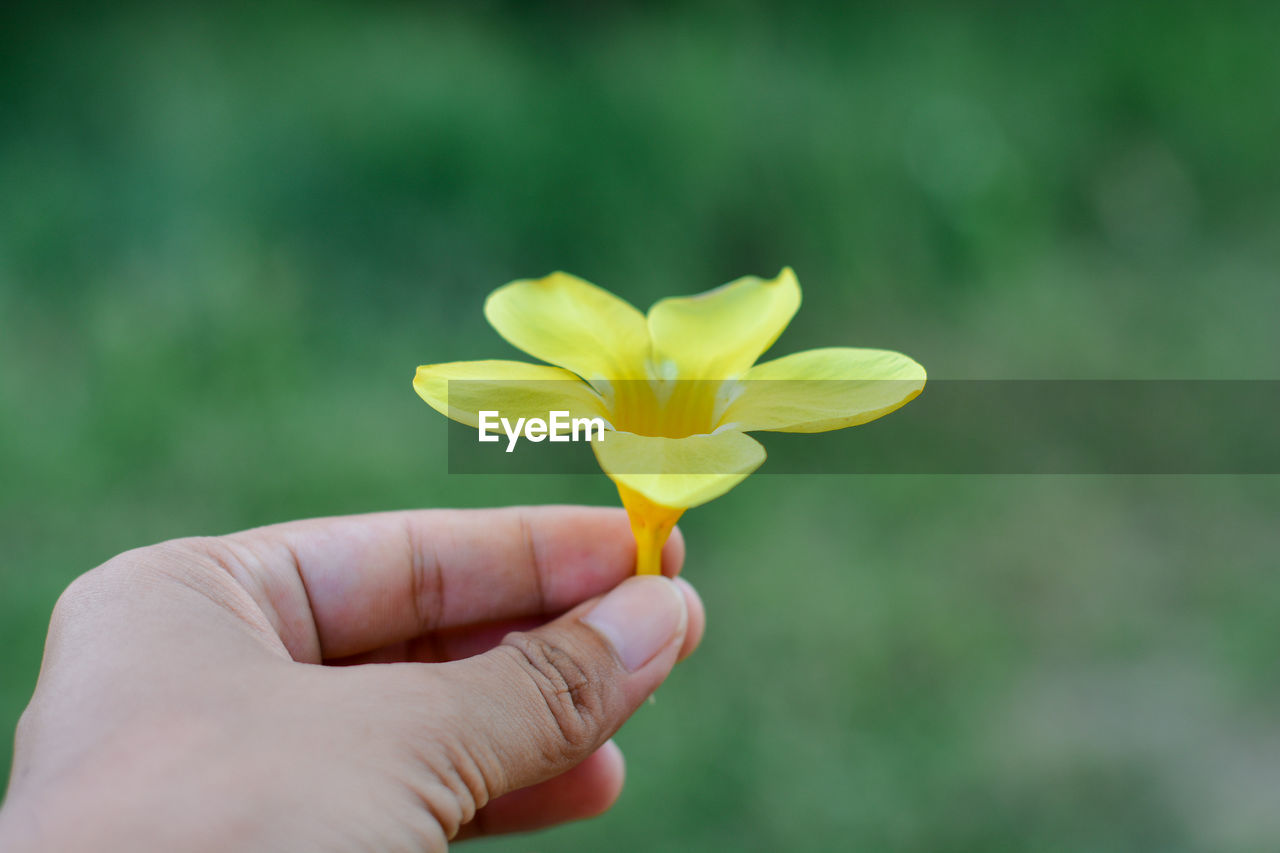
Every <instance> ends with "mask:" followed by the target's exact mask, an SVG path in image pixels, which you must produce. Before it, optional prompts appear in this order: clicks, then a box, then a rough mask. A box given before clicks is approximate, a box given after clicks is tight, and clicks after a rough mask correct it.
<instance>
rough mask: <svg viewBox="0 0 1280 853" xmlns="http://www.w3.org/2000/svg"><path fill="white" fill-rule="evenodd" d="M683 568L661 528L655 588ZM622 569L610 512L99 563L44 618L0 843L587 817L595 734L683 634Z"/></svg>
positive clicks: (363, 831) (267, 838) (477, 829)
mask: <svg viewBox="0 0 1280 853" xmlns="http://www.w3.org/2000/svg"><path fill="white" fill-rule="evenodd" d="M683 554H684V548H683V543H682V540H681V539H680V537H679V534H678V533H677V534H676V535H675V536H673V537H672V540H671V541H670V542H669V543H668V544H667V548H666V550H665V553H664V555H663V566H664V573H665V574H667V575H672V576H674V574H675V572H676V571H678V569H679V566H680V563H681V562H682V560H683ZM634 560H635V549H634V543H633V541H632V538H631V533H630V530H629V527H628V524H627V520H626V516H625V515H624V514H623V512H622V511H621V510H610V509H597V508H586V507H539V508H512V509H495V510H423V511H411V512H396V513H380V514H375V515H364V516H348V517H342V518H330V519H313V520H307V521H297V522H290V523H287V524H280V525H275V526H271V527H263V528H258V529H255V530H248V531H244V532H241V533H235V534H231V535H229V536H222V537H215V538H199V539H182V540H175V541H172V542H165V543H162V544H159V545H153V546H150V547H146V548H140V549H138V550H135V551H129V552H127V553H125V554H121V555H120V556H118V557H115V558H113V559H112V560H109V561H108V562H107V563H104V564H103V565H102V566H100V567H98V568H97V569H94V570H93V571H91V572H89V573H87V574H85V575H84V576H82V577H81V578H79V579H78V580H76V581H75V582H74V583H73V584H72V585H71V586H70V587H69V588H68V589H67V591H66V592H65V593H63V595H62V597H61V598H60V599H59V601H58V604H57V606H56V607H55V609H54V613H53V618H52V622H51V625H50V630H49V639H48V644H47V646H46V649H45V657H44V663H43V666H42V669H41V673H40V679H39V683H38V685H37V688H36V692H35V696H34V697H33V699H32V702H31V705H30V706H29V707H28V708H27V711H26V713H25V714H24V715H23V717H22V720H21V722H20V723H19V726H18V732H17V744H16V752H15V757H14V769H13V777H12V780H11V782H10V787H9V794H8V799H7V801H6V803H5V807H4V808H3V809H2V810H0V847H4V849H6V850H13V851H15V853H16V851H19V850H41V851H43V850H58V851H71V850H89V849H92V850H96V851H107V850H130V851H147V850H191V851H196V850H204V849H209V850H224V849H235V850H240V851H257V850H262V851H281V850H307V851H327V850H334V851H338V850H341V851H350V850H379V851H401V850H403V851H439V850H444V849H446V847H447V842H448V841H449V840H450V839H454V838H462V837H467V836H472V835H479V834H488V833H499V832H510V831H517V830H526V829H534V828H538V827H543V826H549V825H552V824H556V823H560V822H564V821H568V820H574V819H578V818H583V817H588V816H591V815H594V814H598V813H599V812H601V811H603V810H605V809H607V808H608V807H609V806H610V805H611V804H612V802H613V801H614V799H615V798H616V797H617V795H618V793H619V791H620V789H621V785H622V777H623V767H622V757H621V753H620V752H619V751H618V749H617V747H616V746H615V745H614V744H613V742H612V741H610V740H609V737H610V736H611V735H612V734H613V733H614V732H615V731H616V730H617V729H618V727H619V726H620V725H621V724H622V723H623V722H624V721H625V720H626V719H627V717H628V716H630V715H631V713H632V712H634V711H635V710H636V708H637V707H638V706H639V705H640V704H641V703H642V702H643V701H644V700H645V698H646V697H648V696H649V695H650V694H651V693H652V692H653V691H654V689H656V688H657V686H658V685H659V684H660V683H661V682H662V680H663V679H664V678H666V676H667V673H668V672H670V670H671V667H672V666H673V665H674V664H675V663H676V661H677V660H679V659H682V658H683V657H684V656H685V655H687V654H689V653H690V652H691V651H692V650H693V648H694V647H695V646H696V645H697V643H698V640H699V639H700V638H701V635H702V629H703V624H704V617H703V610H702V605H701V603H700V601H699V600H698V597H697V594H696V593H694V591H693V589H692V587H690V586H688V584H686V583H685V582H684V581H675V582H672V581H670V580H667V579H666V578H661V577H635V578H629V579H628V575H629V574H630V573H631V572H632V571H633V569H634ZM611 588H612V589H613V591H612V592H610V589H611ZM605 593H608V594H607V595H604V597H603V598H597V596H601V595H603V594H605ZM566 611H567V612H566ZM548 619H550V620H551V621H547V620H548ZM544 623H545V624H544ZM319 664H326V665H324V666H321V665H319Z"/></svg>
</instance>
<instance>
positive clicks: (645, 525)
mask: <svg viewBox="0 0 1280 853" xmlns="http://www.w3.org/2000/svg"><path fill="white" fill-rule="evenodd" d="M617 485H618V494H619V495H620V496H621V497H622V505H623V506H624V507H626V508H627V518H628V519H630V521H631V533H632V535H634V536H635V538H636V574H638V575H657V574H661V573H662V546H663V545H665V544H666V542H667V537H669V536H670V535H671V528H673V527H675V526H676V522H677V521H678V520H679V519H680V516H681V514H683V513H684V510H683V509H679V508H676V507H669V506H663V505H662V504H656V503H654V502H653V501H651V500H649V499H648V498H646V497H645V496H644V495H642V494H640V493H639V492H637V491H634V490H632V489H629V488H627V487H626V486H624V485H622V484H621V483H618V484H617Z"/></svg>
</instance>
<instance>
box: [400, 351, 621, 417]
mask: <svg viewBox="0 0 1280 853" xmlns="http://www.w3.org/2000/svg"><path fill="white" fill-rule="evenodd" d="M413 390H415V391H417V392H418V396H419V397H421V398H422V399H424V400H426V401H427V405H429V406H431V408H433V409H435V410H436V411H437V412H439V413H440V414H442V415H445V416H446V417H449V418H453V419H454V420H455V421H458V422H460V423H464V424H467V425H468V426H473V427H474V426H479V423H480V419H479V412H480V411H481V410H494V411H498V412H500V413H501V417H504V418H510V419H512V420H513V421H514V420H515V419H516V418H544V419H545V418H546V417H547V415H548V413H550V412H552V411H567V412H569V416H570V417H580V418H582V417H585V418H591V417H601V418H605V419H606V420H607V419H608V415H607V413H606V412H605V409H604V404H603V403H602V402H601V401H600V397H599V396H597V395H596V393H595V392H594V391H592V390H591V388H590V386H588V385H587V384H586V383H584V382H583V381H582V380H581V379H579V378H578V377H577V376H575V375H573V374H572V373H570V372H569V371H567V370H562V369H560V368H559V367H548V366H547V365H545V364H528V363H526V362H523V361H498V360H493V361H452V362H447V363H445V364H424V365H422V366H421V367H419V368H418V372H417V374H416V375H415V376H414V377H413Z"/></svg>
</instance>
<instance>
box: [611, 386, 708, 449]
mask: <svg viewBox="0 0 1280 853" xmlns="http://www.w3.org/2000/svg"><path fill="white" fill-rule="evenodd" d="M611 384H612V389H611V391H612V393H611V394H610V395H609V396H608V404H609V411H610V414H611V415H612V416H613V417H612V419H611V422H612V423H613V426H614V428H615V429H619V430H623V431H625V432H633V433H636V434H637V435H651V436H662V437H665V438H684V437H685V436H689V435H698V434H701V433H708V432H711V431H712V430H714V429H715V427H716V420H717V419H718V416H719V413H718V411H717V408H718V407H717V405H716V404H717V394H718V392H719V391H720V389H721V387H722V386H723V385H724V383H723V382H720V381H718V380H707V379H674V378H672V379H627V380H622V381H619V382H614V383H611Z"/></svg>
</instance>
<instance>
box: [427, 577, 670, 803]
mask: <svg viewBox="0 0 1280 853" xmlns="http://www.w3.org/2000/svg"><path fill="white" fill-rule="evenodd" d="M688 622H689V613H688V606H687V604H686V602H685V597H684V594H683V593H681V591H680V589H679V588H678V587H676V585H675V584H674V583H672V582H671V581H670V580H668V579H666V578H665V577H661V576H645V577H633V578H630V579H628V580H626V581H624V582H623V583H621V584H620V585H618V586H617V587H616V588H615V589H614V590H613V591H611V592H610V593H608V594H607V595H605V596H604V597H603V598H601V599H598V600H596V601H590V602H586V603H585V604H583V605H580V606H579V607H577V608H575V609H574V610H572V611H570V612H569V613H566V614H565V615H564V616H561V617H560V618H559V619H556V620H555V621H554V622H551V623H549V624H547V625H544V626H542V627H540V628H537V629H535V630H533V631H528V632H520V633H513V634H508V635H507V636H506V638H504V639H503V641H502V643H501V644H500V645H498V646H497V647H495V648H493V649H491V650H490V651H488V652H486V653H485V654H483V655H479V656H477V657H474V658H469V659H467V660H463V661H457V662H455V663H449V664H443V665H438V666H436V667H434V669H435V675H436V676H438V677H443V678H444V679H445V684H441V683H440V682H437V683H436V685H437V689H440V690H442V691H447V694H444V693H442V695H450V696H451V697H452V698H453V701H450V702H449V705H450V707H451V709H452V710H454V711H455V712H456V713H455V714H450V715H449V718H450V720H449V723H448V725H449V727H450V728H452V729H454V731H453V732H451V733H450V734H451V735H452V736H453V737H454V738H456V740H455V745H456V746H457V747H458V748H460V752H461V755H460V756H459V757H460V758H464V759H465V760H466V761H467V762H468V763H470V764H471V766H472V767H473V768H474V769H475V770H478V771H479V775H480V776H481V777H482V778H483V780H484V788H485V789H486V790H485V792H484V793H485V794H487V798H488V799H492V798H494V797H498V796H500V795H502V794H504V793H507V792H509V791H513V790H516V789H517V788H523V787H526V786H528V785H533V784H536V783H538V782H541V781H543V780H545V779H549V778H551V777H552V776H556V775H559V774H560V773H563V772H564V771H566V770H568V769H569V768H571V767H573V766H574V765H576V764H578V763H579V762H581V761H582V760H583V759H585V758H586V757H587V756H589V755H590V754H591V753H592V752H594V751H595V750H596V749H597V748H599V747H600V746H601V745H603V744H604V742H605V741H607V740H608V739H609V738H610V737H611V736H612V735H613V733H614V732H616V731H617V730H618V728H619V727H620V726H621V725H622V724H623V722H624V721H626V719H627V718H628V717H629V716H631V714H632V713H633V712H634V711H635V710H636V708H637V707H639V705H640V703H641V702H643V701H644V700H645V699H646V698H647V697H648V696H649V695H650V694H651V693H652V692H653V691H654V690H655V689H657V687H658V685H659V684H661V683H662V681H663V680H664V679H665V678H666V677H667V674H668V673H669V672H670V671H671V667H672V666H673V665H674V664H675V662H676V658H677V655H678V654H679V652H680V649H681V646H682V645H683V643H684V636H685V631H686V629H687V627H688ZM455 703H456V704H455Z"/></svg>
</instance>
